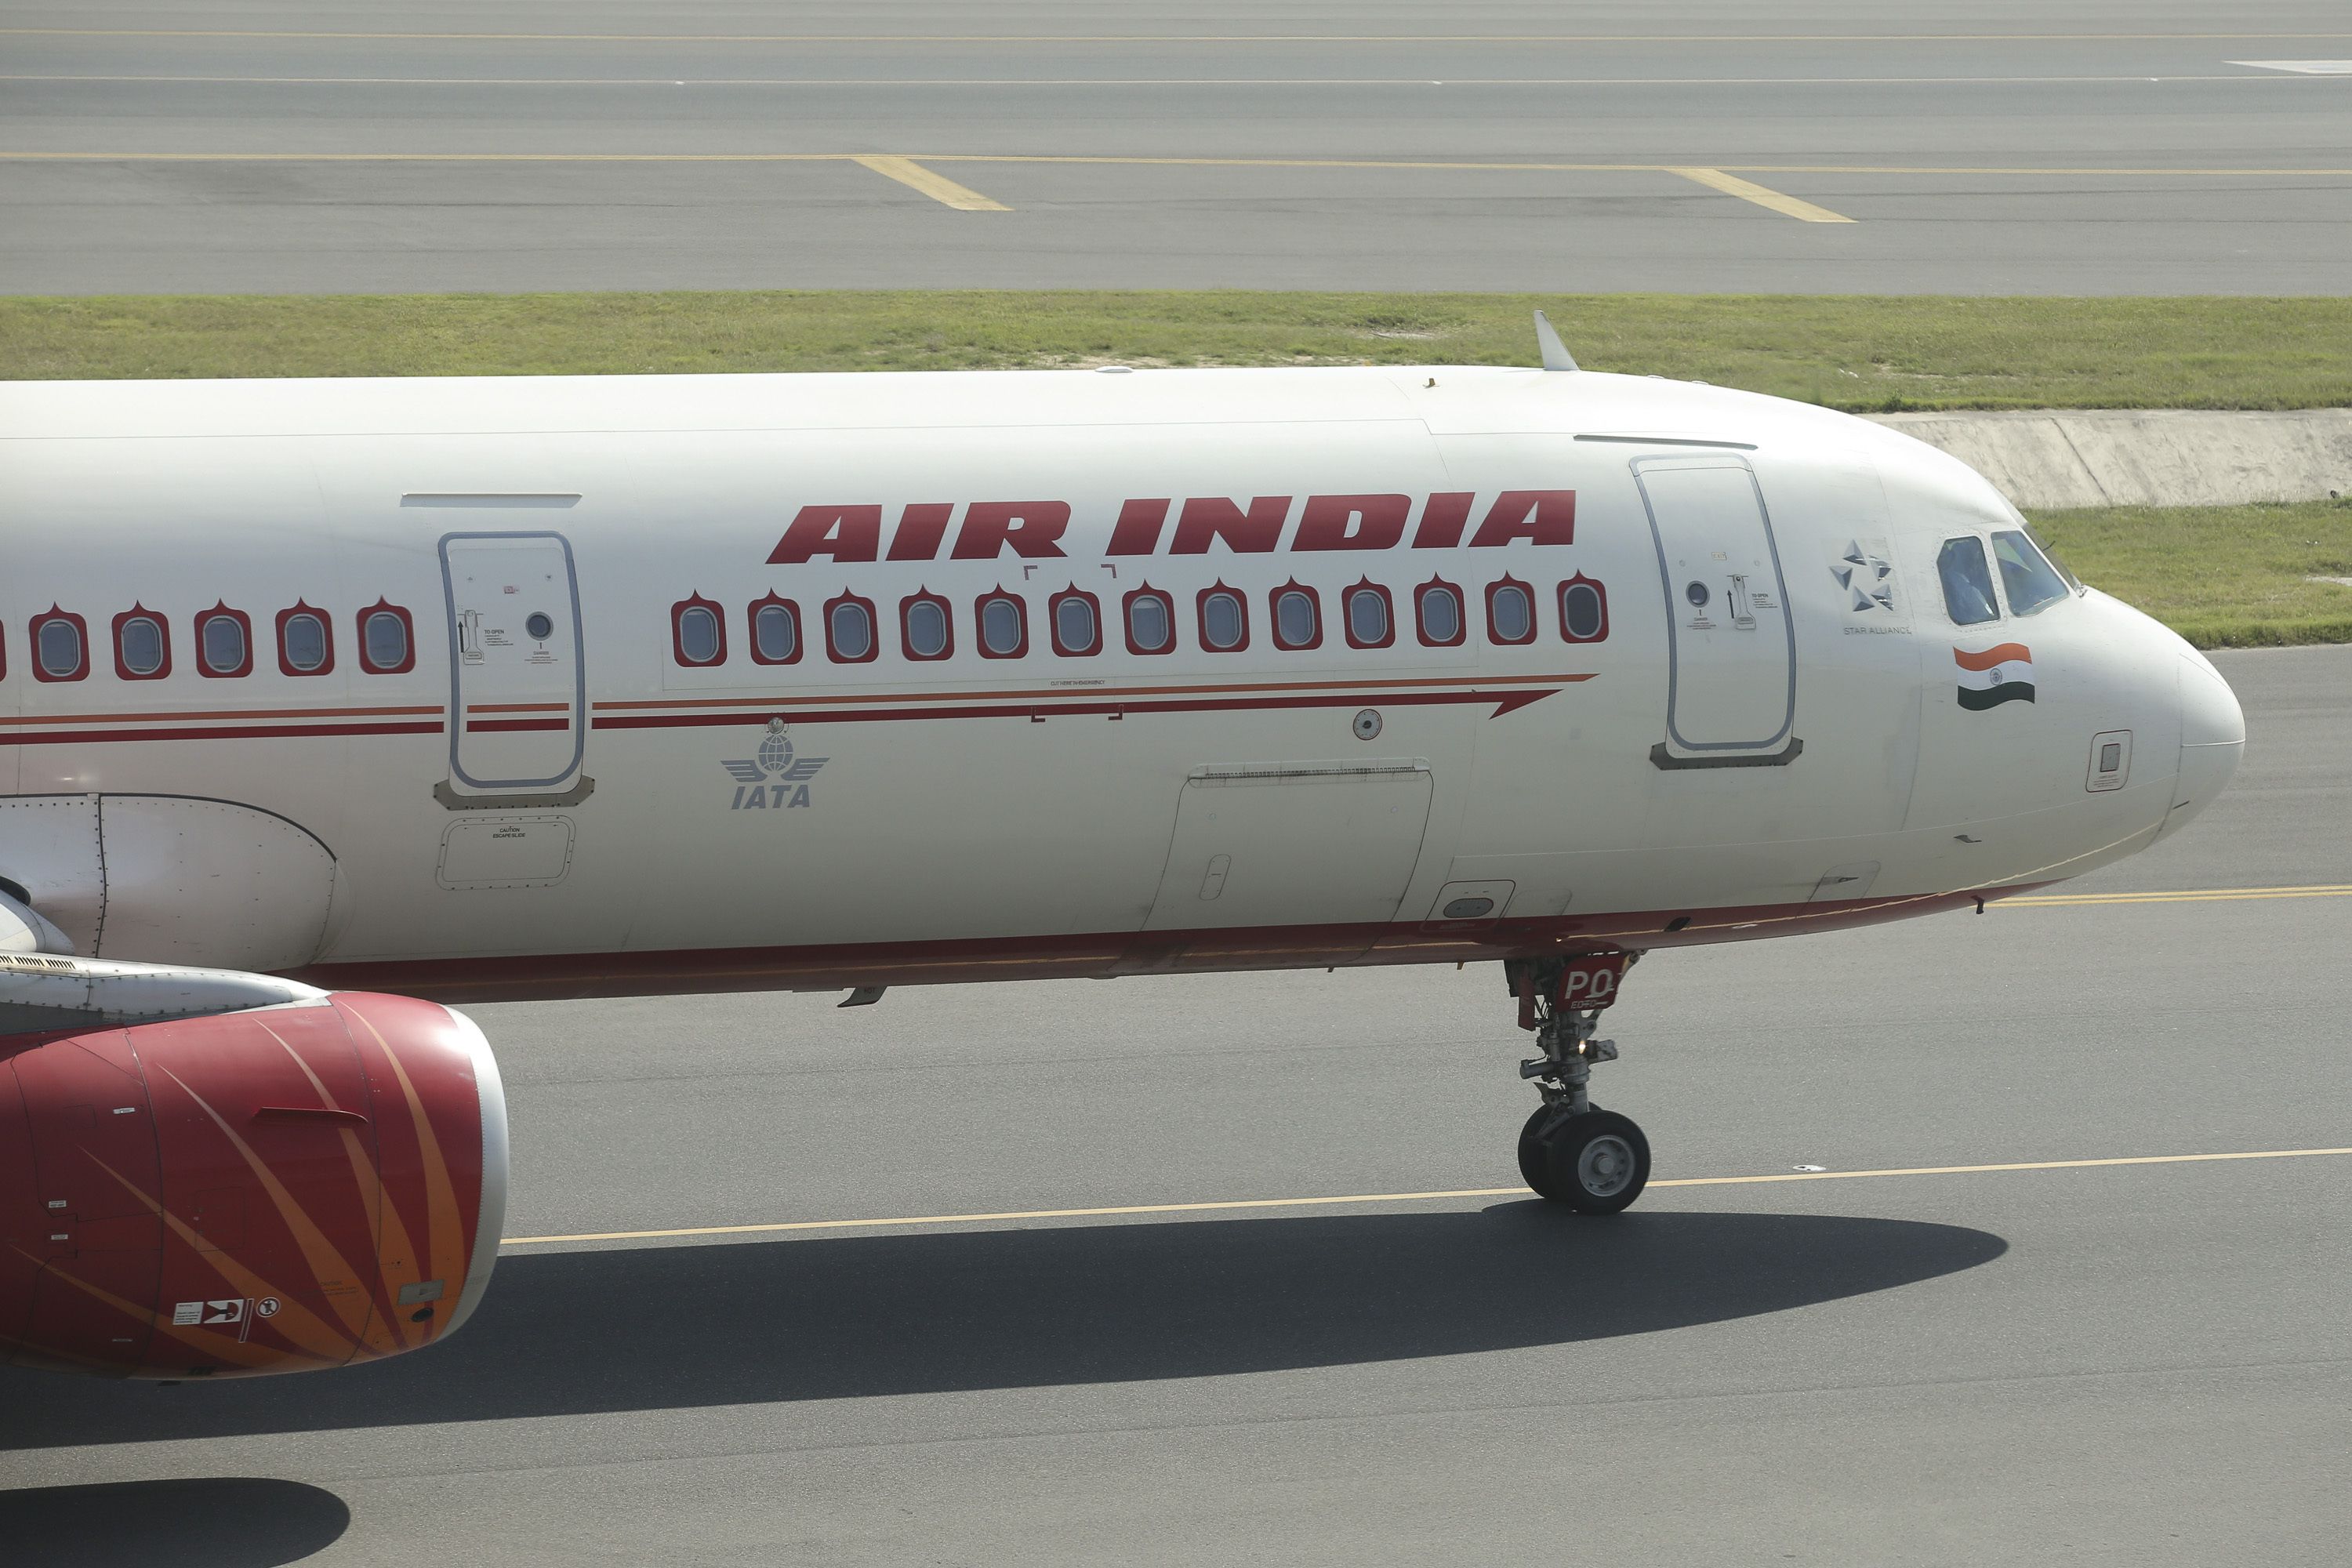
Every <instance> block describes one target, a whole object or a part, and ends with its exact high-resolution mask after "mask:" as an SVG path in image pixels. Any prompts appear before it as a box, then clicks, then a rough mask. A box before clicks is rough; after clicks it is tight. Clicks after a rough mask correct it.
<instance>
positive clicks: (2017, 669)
mask: <svg viewBox="0 0 2352 1568" xmlns="http://www.w3.org/2000/svg"><path fill="white" fill-rule="evenodd" d="M1952 662H1953V663H1954V664H1957V665H1958V666H1959V667H1960V706H1961V707H1963V708H1966V709H1968V710H1969V711H1971V712H1979V713H1980V712H1982V711H1983V710H1986V709H1988V708H1998V707H2000V705H2001V704H2002V703H2004V702H2031V701H2032V700H2033V653H2032V649H2030V648H2028V647H2026V646H2025V645H2024V644H2023V643H2021V642H2005V643H1996V644H1994V645H1993V646H1992V647H1989V648H1987V649H1985V650H1984V651H1983V652H1982V653H1970V652H1969V651H1968V650H1967V649H1966V648H1958V647H1956V648H1954V649H1953V650H1952Z"/></svg>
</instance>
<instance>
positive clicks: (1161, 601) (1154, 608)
mask: <svg viewBox="0 0 2352 1568" xmlns="http://www.w3.org/2000/svg"><path fill="white" fill-rule="evenodd" d="M1175 643H1176V614H1175V605H1172V604H1171V603H1170V602H1169V598H1168V595H1165V594H1163V593H1161V592H1160V590H1159V589H1157V588H1138V589H1137V590H1136V591H1135V592H1134V593H1132V594H1129V595H1128V596H1127V647H1128V650H1129V652H1130V653H1166V652H1167V651H1168V650H1169V649H1170V648H1171V647H1174V646H1175Z"/></svg>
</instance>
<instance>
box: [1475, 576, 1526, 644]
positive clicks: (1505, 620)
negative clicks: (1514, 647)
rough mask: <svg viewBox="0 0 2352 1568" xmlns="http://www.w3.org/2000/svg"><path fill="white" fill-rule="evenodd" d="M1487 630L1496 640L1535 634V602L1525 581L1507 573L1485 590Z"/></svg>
mask: <svg viewBox="0 0 2352 1568" xmlns="http://www.w3.org/2000/svg"><path fill="white" fill-rule="evenodd" d="M1486 634H1487V636H1489V637H1492V638H1494V640H1495V641H1496V642H1498V643H1523V642H1526V641H1528V640H1529V639H1530V638H1532V637H1534V636H1535V635H1536V604H1535V599H1534V597H1533V595H1530V594H1528V586H1527V584H1524V583H1520V582H1516V581H1514V580H1512V579H1510V578H1505V579H1504V580H1503V581H1502V582H1500V583H1497V584H1495V585H1494V586H1493V587H1491V588H1488V589H1487V590H1486Z"/></svg>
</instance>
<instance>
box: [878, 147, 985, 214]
mask: <svg viewBox="0 0 2352 1568" xmlns="http://www.w3.org/2000/svg"><path fill="white" fill-rule="evenodd" d="M850 162H852V163H860V164H863V165H865V166H866V168H868V169H871V170H873V171H874V172H875V173H876V174H880V175H882V176H883V177H884V178H885V179H891V180H896V181H898V183H899V184H902V185H905V186H906V187H907V188H908V189H909V190H916V191H920V192H922V193H923V195H927V196H929V197H930V198H931V200H933V201H935V202H938V203H940V204H941V205H946V206H951V207H953V208H955V209H956V211H958V212H964V213H1006V212H1011V211H1012V210H1013V209H1012V208H1011V207H1008V206H1006V205H1004V204H1003V202H999V201H991V200H990V199H989V198H988V197H986V196H983V195H981V194H980V193H979V192H978V191H975V190H971V189H969V188H967V187H965V186H962V185H959V184H956V183H955V182H954V181H953V180H950V179H949V178H948V177H947V176H946V175H945V174H933V173H932V172H931V171H930V170H929V169H926V168H924V167H923V166H922V165H921V164H920V163H916V162H915V161H914V160H913V159H912V158H890V157H882V156H876V157H861V158H853V159H851V160H850Z"/></svg>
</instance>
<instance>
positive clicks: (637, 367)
mask: <svg viewBox="0 0 2352 1568" xmlns="http://www.w3.org/2000/svg"><path fill="white" fill-rule="evenodd" d="M1538 306H1540V307H1542V308H1543V309H1544V310H1547V311H1549V314H1550V316H1551V319H1552V321H1554V322H1555V323H1557V324H1558V326H1559V330H1560V333H1561V336H1562V337H1564V338H1565V339H1566V340H1567V342H1568V344H1569V347H1570V350H1571V352H1573V353H1575V354H1576V356H1577V358H1578V360H1579V361H1580V363H1582V364H1583V365H1584V366H1585V367H1586V368H1588V369H1591V370H1613V371H1628V372H1634V373H1641V374H1657V375H1665V376H1674V377H1677V378H1680V379H1685V380H1699V381H1709V382H1714V383H1716V384H1719V385H1725V386H1738V387H1745V388H1748V389H1749V390H1751V391H1756V392H1767V393H1771V394H1774V395H1779V396H1782V397H1793V398H1798V399H1801V400H1803V401H1806V402H1810V403H1817V404H1822V405H1827V406H1829V407H1832V408H1843V409H1849V410H1853V411H1856V412H1864V413H1878V412H1888V411H1894V410H1902V409H1946V408H2028V407H2031V408H2050V407H2065V408H2085V407H2097V408H2311V407H2329V406H2337V405H2352V300H2344V299H2224V298H2206V297H2198V298H2187V299H2153V300H2150V299H2140V300H2110V299H1971V298H1962V297H1953V296H1902V297H1881V296H1858V295H1857V296H1835V295H1830V296H1809V295H1722V294H1718V295H1669V294H1608V295H1570V294H1554V295H1536V294H1334V293H1276V292H1269V291H1244V290H1238V289H1236V290H1217V291H1210V292H1190V293H1186V292H1172V291H1125V292H1114V291H1108V290H1097V291H1043V292H1029V291H1013V290H961V291H937V290H913V289H900V290H888V291H867V292H859V291H837V292H836V291H825V292H775V291H771V292H743V293H660V294H620V293H612V294H501V295H490V294H404V295H315V294H310V295H152V296H148V295H139V296H130V295H124V296H112V297H94V298H88V299H40V298H16V299H0V378H5V379H11V380H51V379H91V380H107V379H116V378H122V377H165V378H179V377H188V376H261V375H267V376H316V375H559V374H561V375H582V374H644V373H655V374H677V373H686V372H711V371H837V370H969V369H1019V368H1045V367H1055V366H1086V365H1094V364H1103V363H1123V364H1136V365H1271V364H1352V363H1378V364H1393V363H1407V364H1420V363H1452V364H1461V363H1467V364H1531V363H1534V362H1535V357H1536V346H1535V334H1534V332H1533V331H1532V329H1531V328H1530V326H1529V322H1528V312H1529V311H1531V310H1534V309H1536V308H1537V307H1538Z"/></svg>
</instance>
